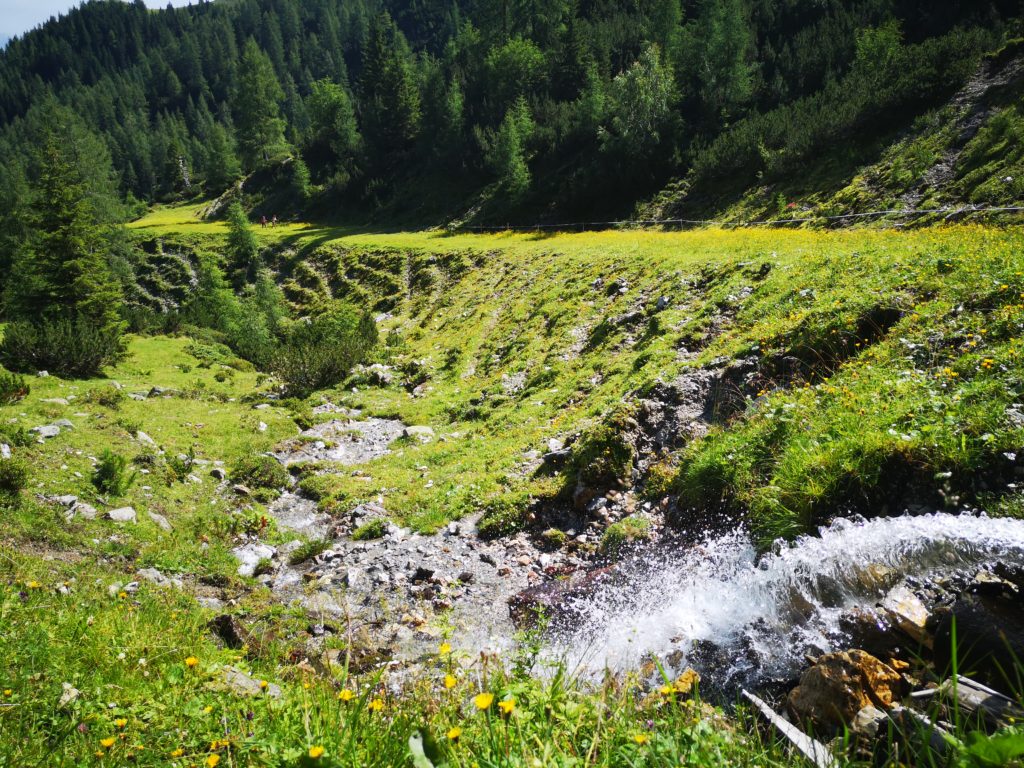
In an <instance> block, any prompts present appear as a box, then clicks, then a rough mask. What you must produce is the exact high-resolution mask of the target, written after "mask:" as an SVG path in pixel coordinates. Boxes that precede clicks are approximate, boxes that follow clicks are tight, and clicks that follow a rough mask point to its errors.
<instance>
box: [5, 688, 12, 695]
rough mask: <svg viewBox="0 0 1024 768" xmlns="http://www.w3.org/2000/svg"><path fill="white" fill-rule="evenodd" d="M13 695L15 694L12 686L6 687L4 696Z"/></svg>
mask: <svg viewBox="0 0 1024 768" xmlns="http://www.w3.org/2000/svg"><path fill="white" fill-rule="evenodd" d="M13 695H14V691H13V690H11V689H10V688H4V696H8V697H9V696H13Z"/></svg>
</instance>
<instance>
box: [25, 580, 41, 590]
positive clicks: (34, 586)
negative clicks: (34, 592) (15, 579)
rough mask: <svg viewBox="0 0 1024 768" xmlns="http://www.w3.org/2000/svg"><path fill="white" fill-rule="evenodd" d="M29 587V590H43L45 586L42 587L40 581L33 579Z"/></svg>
mask: <svg viewBox="0 0 1024 768" xmlns="http://www.w3.org/2000/svg"><path fill="white" fill-rule="evenodd" d="M27 586H28V588H29V589H42V586H43V585H42V584H40V583H39V582H38V581H36V580H35V579H33V580H32V581H30V582H29V583H28V585H27Z"/></svg>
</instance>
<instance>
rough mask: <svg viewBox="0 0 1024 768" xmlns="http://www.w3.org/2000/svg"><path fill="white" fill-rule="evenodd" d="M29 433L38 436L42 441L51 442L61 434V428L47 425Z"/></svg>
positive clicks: (33, 429)
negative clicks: (50, 440)
mask: <svg viewBox="0 0 1024 768" xmlns="http://www.w3.org/2000/svg"><path fill="white" fill-rule="evenodd" d="M29 432H32V433H33V434H35V435H38V436H39V439H40V440H49V439H51V438H54V437H56V436H57V435H59V434H60V427H58V426H57V425H56V424H46V425H44V426H39V427H32V429H30V430H29Z"/></svg>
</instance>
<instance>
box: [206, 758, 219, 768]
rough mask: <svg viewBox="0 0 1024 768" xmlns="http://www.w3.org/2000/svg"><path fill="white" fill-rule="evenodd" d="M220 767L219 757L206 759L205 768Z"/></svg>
mask: <svg viewBox="0 0 1024 768" xmlns="http://www.w3.org/2000/svg"><path fill="white" fill-rule="evenodd" d="M218 765H220V755H210V756H209V757H208V758H206V768H216V767H217V766H218Z"/></svg>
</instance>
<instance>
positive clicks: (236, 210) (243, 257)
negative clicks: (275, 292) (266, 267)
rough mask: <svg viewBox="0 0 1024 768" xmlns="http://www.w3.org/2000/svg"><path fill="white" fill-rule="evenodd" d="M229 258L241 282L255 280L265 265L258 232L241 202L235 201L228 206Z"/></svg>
mask: <svg viewBox="0 0 1024 768" xmlns="http://www.w3.org/2000/svg"><path fill="white" fill-rule="evenodd" d="M227 252H228V259H229V261H230V264H231V268H232V271H233V272H234V274H235V275H236V278H237V279H238V281H239V282H249V281H251V280H253V279H254V278H255V277H256V275H257V273H258V272H259V270H260V268H261V267H262V266H263V264H262V261H261V260H260V246H259V243H258V242H257V241H256V234H255V233H254V232H253V231H252V225H250V224H249V217H248V216H246V215H245V209H243V208H242V205H241V203H239V202H237V201H235V202H234V203H232V204H231V206H230V207H229V208H228V248H227Z"/></svg>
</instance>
